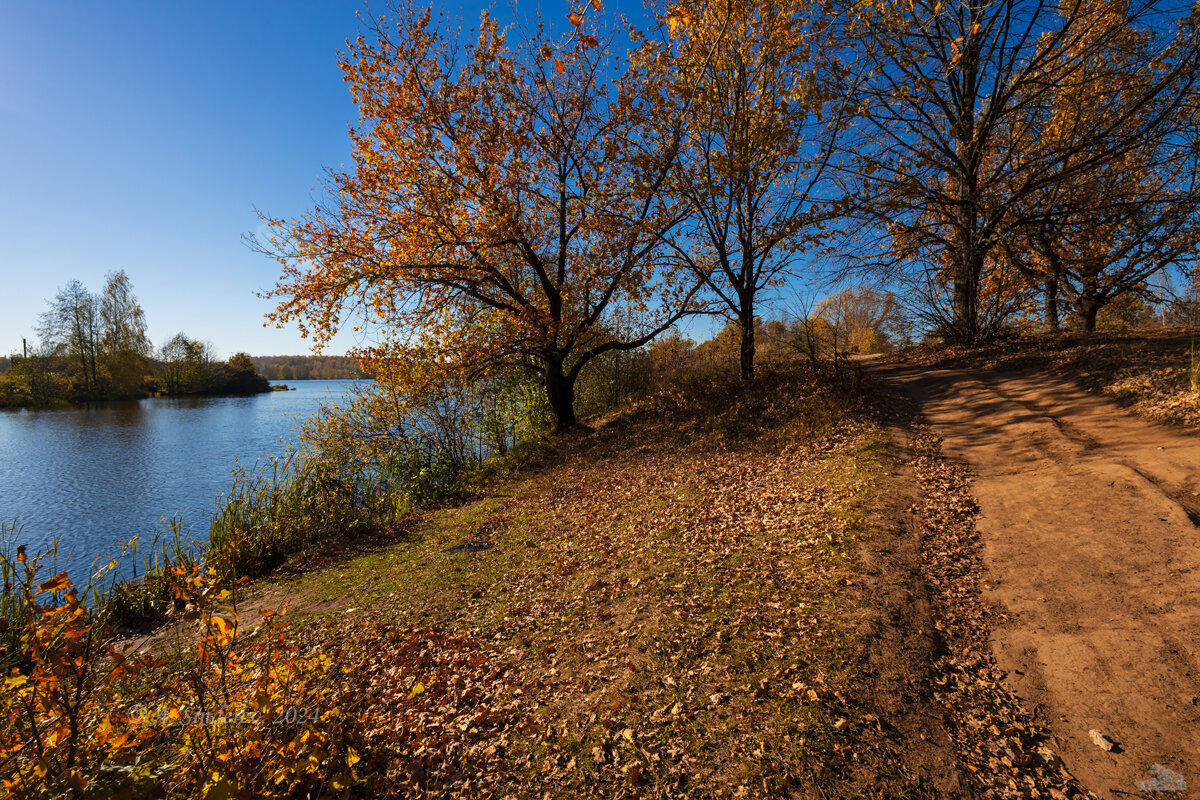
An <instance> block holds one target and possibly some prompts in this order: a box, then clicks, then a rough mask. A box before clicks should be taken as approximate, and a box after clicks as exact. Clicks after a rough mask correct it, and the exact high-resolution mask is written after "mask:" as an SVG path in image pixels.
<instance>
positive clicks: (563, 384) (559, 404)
mask: <svg viewBox="0 0 1200 800" xmlns="http://www.w3.org/2000/svg"><path fill="white" fill-rule="evenodd" d="M545 369H546V372H545V375H546V398H547V399H548V400H549V401H550V408H551V409H552V410H553V411H554V430H555V432H556V433H561V432H562V431H565V430H567V429H568V428H573V427H575V381H574V379H573V377H572V376H570V375H566V374H564V373H563V365H562V359H561V358H549V359H546V364H545Z"/></svg>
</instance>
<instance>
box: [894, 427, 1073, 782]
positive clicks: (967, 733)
mask: <svg viewBox="0 0 1200 800" xmlns="http://www.w3.org/2000/svg"><path fill="white" fill-rule="evenodd" d="M909 434H910V441H911V443H912V448H913V455H914V457H913V468H914V471H915V473H916V475H917V479H918V481H919V483H920V488H921V494H922V496H921V500H920V501H919V503H918V505H917V507H916V508H914V509H913V510H914V511H915V512H916V513H917V514H918V517H919V520H920V525H921V530H922V556H923V565H922V566H923V569H924V571H925V577H926V580H927V581H928V583H929V585H930V587H931V588H932V589H933V600H934V606H935V610H936V618H937V623H936V624H937V628H938V630H939V632H940V633H941V635H942V638H943V640H944V643H945V646H946V654H945V655H944V656H943V657H942V658H941V659H940V660H939V662H938V665H937V666H938V673H937V675H936V677H935V679H934V680H935V683H936V688H935V695H934V696H935V698H936V699H937V700H938V702H940V703H941V704H942V705H943V706H944V708H945V709H946V711H947V712H948V715H949V719H950V722H951V724H952V726H953V739H954V743H955V747H956V749H957V751H958V756H959V759H960V760H961V762H962V764H963V765H964V766H965V767H966V769H967V770H968V771H969V773H970V775H971V777H972V779H973V780H974V781H975V782H976V784H977V785H978V787H979V789H980V792H981V794H982V796H984V797H994V798H1017V797H1029V798H1063V797H1073V796H1078V795H1082V794H1083V792H1082V790H1081V789H1080V788H1079V786H1078V785H1077V784H1076V783H1075V780H1074V778H1073V777H1072V776H1071V775H1070V773H1069V772H1067V770H1066V769H1065V768H1064V767H1063V765H1062V762H1061V761H1060V760H1059V759H1058V757H1057V756H1056V755H1055V753H1054V752H1053V751H1052V750H1051V749H1050V748H1049V747H1048V746H1047V744H1046V742H1047V739H1048V731H1047V730H1046V728H1045V727H1044V726H1042V725H1041V724H1040V723H1039V722H1037V720H1036V719H1035V717H1034V715H1033V714H1031V713H1030V712H1029V711H1028V710H1027V709H1025V708H1024V707H1023V706H1022V705H1021V702H1020V699H1019V698H1018V697H1016V696H1015V695H1014V694H1013V693H1012V692H1011V691H1010V690H1009V689H1008V688H1007V687H1005V685H1004V683H1003V678H1004V674H1003V673H1002V671H1001V670H1000V669H999V668H998V667H997V666H996V663H995V660H994V658H993V656H992V654H991V647H990V643H989V636H990V628H991V626H992V625H993V624H994V623H996V622H1000V621H1002V619H1003V617H1002V614H1001V612H999V611H997V610H995V609H993V608H990V607H988V606H987V605H985V604H984V602H983V601H982V599H981V596H980V586H979V581H980V575H981V562H980V545H979V537H978V534H977V533H976V531H975V515H976V513H977V509H976V506H975V503H974V501H973V500H972V499H971V495H970V482H971V476H970V473H969V471H968V470H967V468H966V467H965V466H964V465H962V464H959V463H953V462H951V461H948V460H947V459H945V458H943V457H942V454H941V448H940V441H939V439H938V438H937V437H936V436H935V435H934V434H933V432H932V431H931V430H930V428H929V427H928V426H927V425H926V424H924V423H923V422H922V421H920V420H919V419H913V420H911V421H910V427H909Z"/></svg>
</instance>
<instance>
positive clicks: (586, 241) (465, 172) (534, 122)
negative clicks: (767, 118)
mask: <svg viewBox="0 0 1200 800" xmlns="http://www.w3.org/2000/svg"><path fill="white" fill-rule="evenodd" d="M598 6H599V4H598V2H594V3H593V4H592V6H590V7H588V8H581V9H578V10H576V11H574V12H572V13H571V15H570V23H569V25H567V26H565V27H566V28H567V31H566V32H565V33H564V34H562V35H557V36H556V35H554V34H553V33H551V32H550V31H549V27H548V26H543V25H538V26H536V27H535V28H534V29H533V30H524V29H521V28H519V27H517V26H514V27H512V28H508V29H504V28H502V27H501V26H500V24H499V23H498V22H497V21H496V20H495V19H493V18H492V17H491V16H489V15H488V14H487V13H485V14H484V15H483V17H482V19H481V22H480V30H479V32H478V37H477V39H475V40H474V41H465V40H464V38H463V37H461V36H459V35H457V34H455V33H454V32H451V31H447V30H445V29H444V28H443V27H441V26H440V25H439V24H438V23H437V22H436V21H435V20H434V19H433V18H432V16H431V14H430V12H429V11H423V12H422V11H418V10H416V9H414V8H413V7H412V6H395V7H393V8H392V9H391V13H390V15H389V16H388V17H387V18H380V19H379V20H377V21H376V22H377V24H376V25H375V27H374V30H373V31H371V33H370V35H363V36H360V37H359V38H358V39H357V40H356V41H355V42H354V43H353V44H352V46H351V48H350V50H349V52H348V53H347V54H346V55H345V56H344V57H343V59H342V61H341V66H342V69H343V71H344V73H345V77H346V81H347V82H348V83H349V85H350V89H351V92H352V95H353V99H354V102H355V104H356V105H357V107H358V112H359V117H360V122H359V124H358V126H356V127H355V128H353V129H352V131H351V137H352V139H353V143H354V153H353V157H354V166H353V169H350V170H346V171H341V172H335V173H333V174H332V176H331V180H330V185H329V186H328V194H329V196H330V200H329V201H328V202H325V203H323V204H321V205H319V206H318V207H317V208H316V209H315V210H314V211H312V212H311V213H310V214H309V215H307V216H305V217H304V218H301V219H296V220H291V221H286V220H281V219H269V220H268V222H269V223H270V224H271V226H272V230H273V231H274V235H273V236H272V237H270V239H269V240H267V241H262V240H260V241H258V246H259V247H260V248H261V249H262V250H264V251H266V252H269V253H271V254H272V255H274V256H275V257H277V258H278V259H279V260H280V261H281V263H282V264H283V275H282V277H281V279H280V281H279V283H278V285H277V286H276V287H275V289H274V291H273V292H272V294H271V296H272V297H274V298H275V299H277V300H278V301H279V305H278V307H277V308H276V310H275V311H274V313H273V315H272V319H273V320H274V321H275V322H276V323H277V324H282V323H284V322H289V321H294V322H297V323H299V325H300V328H301V331H302V332H303V333H305V335H311V336H313V337H314V338H315V339H316V342H317V344H318V346H319V345H321V344H323V343H325V342H327V341H328V339H329V338H330V337H331V336H332V335H333V334H334V333H335V332H336V331H338V330H339V329H340V328H342V327H343V326H344V325H345V324H346V322H347V321H348V320H350V319H353V324H355V326H356V327H359V328H360V327H362V326H364V325H365V326H370V327H371V328H372V329H373V330H374V331H375V332H376V333H377V335H378V337H379V338H378V341H376V342H375V343H374V344H373V346H370V347H367V348H363V349H362V350H361V351H360V355H362V356H363V357H364V359H366V360H367V361H368V362H369V361H377V362H387V361H388V360H389V359H392V357H393V356H395V355H396V354H397V353H400V352H402V351H412V350H413V349H414V348H416V349H419V350H420V352H422V353H427V354H428V356H427V357H426V358H424V359H423V365H424V370H426V371H441V372H444V373H446V374H447V375H449V374H455V373H457V374H464V373H486V372H488V371H490V370H494V369H500V368H507V367H509V366H517V367H521V368H526V369H530V370H533V371H535V372H536V373H537V374H538V375H539V376H540V377H541V379H542V381H543V382H544V385H545V388H546V395H547V398H548V400H549V402H550V405H551V407H552V408H553V410H554V414H555V420H556V426H557V428H558V429H559V430H562V429H565V428H568V427H571V426H572V425H574V424H575V409H574V392H575V383H576V380H577V379H578V377H579V375H580V372H581V371H582V370H583V369H585V368H586V367H587V365H588V364H589V362H591V361H592V360H593V359H595V358H596V357H598V356H600V355H602V354H604V353H606V352H610V351H613V350H629V349H633V348H636V347H639V346H641V345H643V344H645V343H646V342H649V341H650V340H651V339H653V338H654V336H656V335H657V334H658V333H660V332H662V331H664V330H666V329H667V328H668V327H670V326H671V325H672V324H673V323H674V322H675V321H677V320H678V319H679V318H680V317H681V316H683V315H684V314H685V313H688V311H689V310H690V309H691V306H692V301H693V298H694V296H695V294H696V292H697V288H696V285H695V282H694V280H691V279H690V276H687V275H685V274H684V273H682V272H680V271H676V270H674V269H672V263H673V261H674V259H673V257H672V255H671V253H670V250H669V249H668V248H667V246H666V236H667V234H668V232H669V231H670V230H671V229H672V227H674V226H675V225H677V224H678V222H679V219H680V213H679V210H678V208H677V206H676V205H675V204H673V203H672V202H671V201H670V200H669V199H668V197H667V195H666V194H665V193H664V191H663V189H664V187H665V185H666V182H667V178H668V176H669V175H670V173H671V169H672V166H673V164H674V162H675V159H676V155H677V152H678V145H679V141H680V130H681V127H682V122H681V121H680V120H679V119H677V118H675V117H673V116H672V115H670V114H666V113H663V108H664V106H663V103H662V99H661V94H660V93H659V92H658V91H657V90H656V87H655V86H654V85H653V84H652V83H648V82H646V81H645V80H644V79H642V78H639V77H638V76H637V75H636V74H635V72H634V71H632V70H631V69H629V66H630V65H629V64H628V63H627V58H626V56H625V55H624V52H625V51H624V49H623V48H621V49H620V50H618V48H616V47H614V41H615V40H617V38H618V34H617V32H615V31H610V32H605V31H604V30H603V29H602V27H601V26H600V25H599V24H597V23H596V22H595V21H594V20H595V18H596V17H598V16H599V10H598ZM585 12H587V13H585ZM400 360H403V361H404V362H405V363H412V359H407V360H405V359H400ZM393 372H394V371H393ZM398 377H399V379H403V376H398ZM425 380H427V376H414V381H415V382H416V383H420V382H422V381H425Z"/></svg>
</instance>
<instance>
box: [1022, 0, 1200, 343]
mask: <svg viewBox="0 0 1200 800" xmlns="http://www.w3.org/2000/svg"><path fill="white" fill-rule="evenodd" d="M1106 10H1107V13H1108V15H1109V17H1110V18H1111V17H1118V18H1119V17H1124V16H1125V14H1126V13H1127V12H1126V10H1125V9H1124V8H1123V7H1122V6H1119V5H1116V6H1106ZM1088 44H1090V43H1089V42H1088V41H1087V40H1086V39H1085V40H1084V41H1083V42H1081V43H1080V46H1085V45H1088ZM1188 44H1190V42H1189V41H1188V40H1187V39H1182V40H1180V41H1177V42H1175V43H1174V46H1173V48H1169V49H1168V50H1167V51H1165V52H1162V51H1159V50H1158V47H1159V43H1158V42H1157V41H1156V40H1155V37H1154V36H1153V35H1152V34H1151V32H1150V31H1148V30H1146V29H1144V28H1141V27H1138V26H1135V25H1126V26H1124V27H1123V29H1122V30H1121V31H1120V32H1119V34H1117V35H1114V36H1112V37H1111V38H1110V39H1108V41H1106V42H1105V43H1104V44H1103V46H1101V47H1089V48H1088V57H1087V59H1086V60H1084V61H1083V62H1082V63H1081V65H1080V69H1079V71H1078V74H1077V77H1076V79H1075V80H1073V81H1072V82H1071V83H1067V84H1062V85H1059V86H1055V87H1054V88H1053V90H1052V92H1051V95H1050V103H1049V104H1047V105H1046V106H1045V107H1044V108H1036V107H1035V108H1032V109H1031V115H1032V119H1030V120H1029V122H1028V124H1027V126H1026V131H1027V133H1026V135H1027V136H1029V137H1034V138H1036V139H1037V140H1039V141H1042V142H1052V143H1056V145H1057V146H1060V147H1061V146H1062V145H1061V143H1062V142H1063V141H1064V140H1066V141H1069V140H1071V139H1076V138H1088V137H1091V136H1092V135H1094V132H1096V131H1102V130H1106V129H1107V130H1108V131H1109V134H1108V135H1115V136H1117V137H1119V138H1124V131H1125V130H1128V129H1132V130H1136V131H1140V132H1142V133H1143V134H1144V135H1142V136H1140V138H1138V139H1136V140H1135V141H1132V142H1131V143H1130V145H1129V146H1128V147H1126V148H1125V149H1123V150H1121V151H1119V152H1114V153H1113V154H1112V156H1111V157H1109V158H1107V159H1105V160H1103V161H1100V162H1097V163H1095V164H1094V165H1092V166H1091V167H1090V168H1086V169H1080V170H1078V171H1075V172H1073V173H1072V174H1070V175H1067V176H1064V179H1063V180H1060V181H1057V182H1055V183H1053V184H1050V185H1047V186H1045V187H1044V188H1043V189H1042V190H1041V191H1039V192H1036V193H1032V194H1029V195H1027V196H1026V197H1025V199H1024V202H1021V203H1018V204H1017V208H1018V215H1017V216H1018V217H1019V218H1023V219H1024V220H1026V221H1025V223H1024V225H1023V226H1021V227H1020V228H1019V229H1018V230H1017V231H1016V232H1017V233H1019V234H1022V235H1021V236H1015V237H1011V238H1010V239H1009V240H1008V241H1006V242H1005V246H1006V247H1009V246H1011V247H1013V250H1014V254H1013V256H1012V260H1013V262H1014V263H1016V264H1018V265H1019V266H1020V268H1021V269H1022V270H1023V271H1024V272H1025V273H1026V274H1027V275H1029V276H1030V277H1031V278H1032V279H1033V280H1034V281H1036V282H1037V283H1038V284H1039V285H1040V286H1041V287H1042V289H1043V292H1044V310H1045V311H1044V316H1045V322H1046V326H1047V327H1048V328H1050V329H1057V328H1058V327H1059V325H1060V320H1059V306H1060V304H1062V303H1063V302H1065V303H1069V304H1070V305H1071V306H1072V307H1073V309H1074V317H1075V318H1076V320H1077V322H1078V324H1079V326H1080V327H1081V328H1082V329H1083V330H1085V331H1091V330H1094V329H1095V327H1096V322H1097V315H1098V314H1099V312H1100V311H1101V309H1103V308H1104V307H1105V306H1107V305H1108V304H1110V303H1112V302H1113V301H1114V300H1121V302H1122V303H1123V304H1125V305H1128V306H1129V307H1130V308H1133V307H1136V306H1137V305H1138V302H1139V301H1137V300H1135V299H1132V298H1125V297H1124V296H1125V295H1131V294H1133V295H1138V294H1140V295H1142V296H1143V297H1142V300H1145V299H1149V298H1150V294H1151V292H1152V287H1151V281H1152V280H1154V279H1155V278H1156V276H1160V275H1161V274H1163V273H1164V272H1166V271H1167V270H1169V269H1171V268H1173V267H1185V268H1186V267H1188V266H1189V265H1190V264H1191V263H1192V262H1194V260H1195V259H1196V257H1197V249H1198V245H1200V224H1197V218H1196V212H1197V211H1198V210H1200V184H1198V183H1197V178H1198V176H1200V173H1198V172H1197V163H1196V156H1197V151H1196V148H1195V147H1194V146H1193V145H1194V143H1195V141H1194V139H1195V137H1194V136H1193V135H1192V131H1193V130H1194V123H1195V120H1194V118H1193V114H1194V110H1193V109H1191V108H1188V107H1183V108H1179V109H1178V110H1177V111H1175V113H1173V114H1171V115H1169V116H1165V117H1163V119H1162V120H1161V121H1160V122H1159V123H1158V124H1156V125H1152V126H1151V125H1147V124H1146V122H1147V119H1148V118H1152V117H1154V116H1156V115H1158V114H1159V108H1158V104H1159V103H1160V102H1162V99H1163V98H1162V97H1158V98H1154V99H1152V100H1150V101H1147V100H1146V99H1145V98H1146V95H1147V92H1148V90H1149V89H1150V87H1152V86H1153V85H1154V84H1156V83H1157V82H1159V80H1160V75H1161V73H1163V72H1164V71H1165V70H1169V69H1170V68H1171V66H1172V63H1173V55H1174V49H1175V48H1178V47H1182V46H1187V45H1188ZM1181 77H1184V76H1181ZM1186 77H1187V78H1189V79H1190V77H1191V76H1186ZM1169 97H1170V96H1169V95H1168V98H1169ZM1114 127H1115V130H1112V129H1113V128H1114ZM1015 157H1016V158H1018V159H1020V158H1022V157H1023V152H1022V151H1021V150H1018V151H1017V153H1016V155H1015Z"/></svg>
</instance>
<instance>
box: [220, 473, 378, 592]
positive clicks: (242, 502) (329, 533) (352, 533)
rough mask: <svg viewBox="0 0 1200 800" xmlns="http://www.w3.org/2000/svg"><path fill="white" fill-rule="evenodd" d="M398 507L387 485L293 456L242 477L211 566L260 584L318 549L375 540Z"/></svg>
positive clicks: (226, 503)
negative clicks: (292, 559)
mask: <svg viewBox="0 0 1200 800" xmlns="http://www.w3.org/2000/svg"><path fill="white" fill-rule="evenodd" d="M393 507H394V501H393V500H392V499H391V498H390V496H389V493H388V486H387V484H386V482H385V481H384V480H382V479H381V478H380V477H378V476H373V475H371V474H369V473H365V472H363V471H355V472H354V473H350V474H348V471H347V470H345V469H343V468H341V466H340V465H337V464H335V463H331V460H330V459H326V458H323V457H321V456H320V455H314V454H311V453H307V452H298V451H295V450H293V451H291V452H289V453H287V454H286V455H285V456H283V457H279V458H270V459H267V460H266V461H265V462H262V463H261V464H259V465H256V466H255V468H253V469H251V470H245V469H242V468H239V469H238V470H237V471H235V478H234V483H233V488H232V489H231V490H230V492H229V493H228V494H227V495H226V496H225V497H224V498H223V499H222V507H221V509H220V510H219V511H218V513H217V514H216V516H215V517H214V518H213V522H212V527H211V528H210V530H209V544H208V550H207V553H206V554H205V565H206V566H208V567H212V568H214V569H216V571H217V573H218V574H219V575H221V577H222V578H223V579H226V580H231V579H234V578H239V577H242V576H246V577H256V576H258V575H262V574H263V573H265V572H268V571H270V570H272V569H274V568H275V567H276V566H278V565H279V564H280V563H281V562H282V561H283V560H284V559H286V558H287V557H289V556H291V555H294V554H304V553H305V552H307V551H308V550H309V548H311V547H313V546H314V545H323V544H326V543H328V542H331V541H335V540H337V539H347V538H354V537H356V536H359V535H361V534H363V533H366V532H368V531H369V530H371V529H372V528H374V527H376V526H378V525H380V524H382V523H383V522H386V521H387V520H388V519H389V517H390V516H391V514H390V512H391V510H392V508H393Z"/></svg>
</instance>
